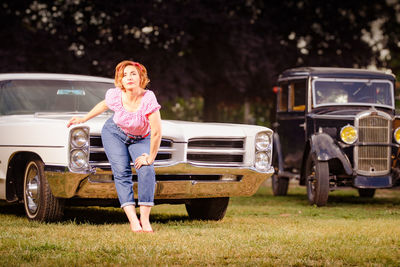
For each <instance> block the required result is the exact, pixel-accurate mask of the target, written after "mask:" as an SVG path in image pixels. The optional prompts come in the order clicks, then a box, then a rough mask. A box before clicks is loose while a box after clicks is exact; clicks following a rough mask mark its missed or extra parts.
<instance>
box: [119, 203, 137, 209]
mask: <svg viewBox="0 0 400 267" xmlns="http://www.w3.org/2000/svg"><path fill="white" fill-rule="evenodd" d="M126 206H134V207H136V203H135V202H125V203H124V204H122V205H121V208H124V207H126Z"/></svg>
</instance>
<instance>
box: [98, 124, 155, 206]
mask: <svg viewBox="0 0 400 267" xmlns="http://www.w3.org/2000/svg"><path fill="white" fill-rule="evenodd" d="M101 140H102V141H103V147H104V150H105V152H106V155H107V158H108V161H109V162H110V164H111V170H112V172H113V175H114V183H115V188H116V189H117V193H118V199H119V203H120V204H121V208H123V207H125V206H129V205H135V200H134V194H133V181H132V169H131V165H130V162H131V160H132V161H133V162H134V161H135V159H136V158H137V157H139V156H140V155H142V154H143V153H147V154H149V151H150V135H149V136H147V137H145V138H144V139H136V140H135V139H132V138H130V137H128V136H127V135H126V134H125V133H124V132H123V131H122V130H121V129H120V128H119V127H118V126H117V125H116V124H115V123H114V121H113V118H112V117H111V118H110V119H108V120H107V121H106V123H105V124H104V126H103V129H102V131H101ZM136 174H137V177H138V204H139V205H140V206H142V205H143V206H154V190H155V185H156V175H155V171H154V165H153V164H152V165H143V166H142V167H140V168H139V169H136Z"/></svg>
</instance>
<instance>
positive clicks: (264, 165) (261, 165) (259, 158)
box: [254, 152, 271, 171]
mask: <svg viewBox="0 0 400 267" xmlns="http://www.w3.org/2000/svg"><path fill="white" fill-rule="evenodd" d="M270 162H271V158H270V156H269V154H268V153H266V152H257V153H256V159H255V163H254V166H255V167H256V169H257V170H260V171H268V170H269V168H270V167H271V163H270Z"/></svg>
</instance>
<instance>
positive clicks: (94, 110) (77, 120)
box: [67, 100, 108, 127]
mask: <svg viewBox="0 0 400 267" xmlns="http://www.w3.org/2000/svg"><path fill="white" fill-rule="evenodd" d="M106 110H108V107H107V104H106V101H105V100H103V101H101V102H99V103H98V104H97V105H96V106H94V108H92V110H91V111H89V112H88V113H87V114H86V115H85V116H84V117H83V118H82V117H72V119H70V120H69V122H68V123H67V127H69V126H71V125H73V124H79V123H84V122H87V121H88V120H90V119H91V118H93V117H96V116H97V115H100V114H101V113H103V112H104V111H106Z"/></svg>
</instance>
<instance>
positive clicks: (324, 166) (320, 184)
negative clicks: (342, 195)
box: [306, 154, 329, 207]
mask: <svg viewBox="0 0 400 267" xmlns="http://www.w3.org/2000/svg"><path fill="white" fill-rule="evenodd" d="M306 164H307V165H306V179H307V196H308V201H309V203H310V204H311V205H314V204H315V205H317V206H318V207H320V206H325V205H326V203H327V202H328V194H329V165H328V162H322V161H318V160H317V159H315V157H314V156H313V155H311V154H310V155H309V156H308V159H307V163H306Z"/></svg>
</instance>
